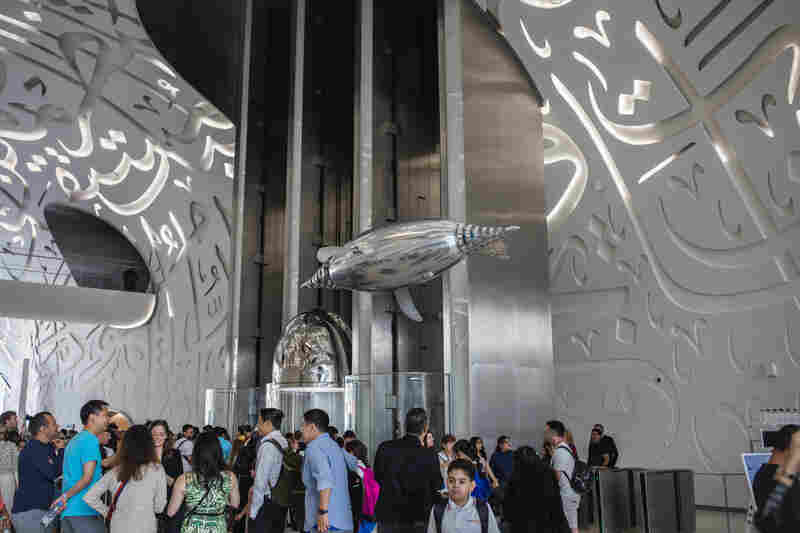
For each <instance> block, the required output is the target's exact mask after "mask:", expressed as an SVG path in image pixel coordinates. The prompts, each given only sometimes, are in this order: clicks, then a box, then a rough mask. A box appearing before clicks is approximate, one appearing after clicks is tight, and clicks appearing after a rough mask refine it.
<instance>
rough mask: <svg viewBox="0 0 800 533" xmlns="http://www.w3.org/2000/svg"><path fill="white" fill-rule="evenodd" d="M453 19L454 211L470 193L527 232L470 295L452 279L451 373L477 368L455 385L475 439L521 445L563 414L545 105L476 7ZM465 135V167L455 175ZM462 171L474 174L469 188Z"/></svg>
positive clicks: (480, 265) (455, 12)
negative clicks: (557, 400) (457, 324)
mask: <svg viewBox="0 0 800 533" xmlns="http://www.w3.org/2000/svg"><path fill="white" fill-rule="evenodd" d="M454 4H459V5H458V6H456V5H454ZM459 11H460V16H459ZM443 16H444V30H445V36H444V42H445V72H446V73H447V70H448V69H452V68H453V67H452V66H450V63H451V62H454V61H456V62H457V61H458V58H459V55H458V53H457V52H456V50H455V43H456V40H457V39H458V34H457V30H455V29H454V28H455V26H460V28H461V35H460V39H461V49H462V54H461V58H462V61H463V63H462V65H463V73H462V74H463V107H461V106H460V105H459V100H460V98H461V96H460V95H459V94H458V86H457V81H456V80H447V81H448V85H446V86H445V87H443V90H444V91H446V92H445V94H446V98H447V105H448V108H447V110H446V114H447V121H446V124H447V128H448V130H447V133H446V135H447V155H448V161H447V169H448V179H447V183H448V187H449V188H448V193H447V197H448V208H449V209H448V214H449V216H450V217H451V218H454V217H458V216H459V215H460V213H458V212H457V211H454V209H456V210H457V209H458V205H459V204H458V202H459V201H461V198H465V199H466V220H467V221H468V222H470V223H472V224H487V225H502V224H517V225H519V226H521V228H522V229H521V230H520V231H519V232H517V233H516V234H515V235H514V237H513V238H512V239H511V241H510V251H509V255H510V259H509V260H506V261H502V260H498V259H496V258H487V257H480V256H478V257H471V258H470V259H469V263H468V273H469V274H468V275H469V277H468V279H469V284H468V293H466V294H465V293H464V292H462V287H463V286H464V285H463V279H461V280H460V281H459V282H458V284H457V285H456V286H455V287H454V286H453V283H452V282H453V281H454V280H453V277H454V276H453V275H451V276H450V277H449V283H448V290H449V291H450V294H449V295H447V298H446V299H449V303H450V306H449V309H448V312H447V313H446V315H449V316H448V317H447V320H449V321H450V322H449V323H450V328H446V329H447V331H448V333H446V335H449V337H450V339H449V342H450V350H449V357H450V364H451V370H452V372H453V374H454V375H456V376H459V374H460V373H465V372H469V374H468V377H467V376H464V377H462V378H461V379H460V380H459V381H457V383H458V384H457V385H456V386H455V389H456V391H455V393H454V395H453V399H454V401H455V405H454V409H453V412H455V413H456V416H455V419H456V420H460V421H461V422H459V423H458V424H457V426H463V424H464V422H463V420H464V419H465V417H466V416H469V421H470V422H469V433H472V434H477V435H482V436H483V437H484V439H490V438H495V437H497V435H499V434H503V433H506V434H510V435H512V437H513V438H515V439H517V440H519V441H522V442H540V441H541V435H542V429H543V427H544V423H545V421H546V420H547V419H548V418H550V417H552V416H553V412H554V405H553V404H554V400H553V395H554V383H553V382H554V371H553V347H552V334H551V323H550V302H549V295H548V290H547V289H548V287H547V279H548V275H547V228H546V222H545V209H546V207H545V190H544V162H543V140H542V117H541V113H540V110H539V106H540V104H541V103H540V101H539V99H538V91H537V89H536V88H535V86H534V85H533V82H532V81H531V79H530V76H529V75H528V74H527V72H526V70H525V69H524V67H523V66H522V64H521V63H520V61H519V59H518V58H517V57H516V55H515V53H514V51H513V50H512V49H511V47H510V46H509V45H508V44H507V43H506V41H505V39H504V38H503V37H502V36H501V35H499V34H498V33H497V31H496V30H495V29H494V27H495V26H494V24H493V23H492V20H491V19H490V18H489V17H488V16H487V14H486V13H485V12H483V11H482V10H481V9H480V8H479V7H477V6H476V5H475V4H474V3H473V2H472V0H444V10H443ZM448 41H450V42H448ZM449 74H450V75H452V76H453V77H454V78H455V77H456V76H457V72H454V71H450V73H449ZM445 77H447V75H446V76H445ZM459 107H461V108H462V109H463V125H462V124H459V121H460V115H459ZM461 126H463V129H462V127H461ZM460 132H463V171H462V170H461V169H460V168H457V165H458V164H459V163H460V162H459V155H460V154H459V151H460V150H459V147H458V144H457V143H459V142H462V141H459V139H458V137H459V135H460ZM453 166H456V168H453ZM458 172H463V174H464V175H465V176H466V181H465V182H464V184H463V185H462V184H461V183H460V179H459V175H458ZM460 186H461V187H464V189H463V192H461V191H459V189H458V187H460ZM443 196H444V195H443ZM450 202H452V203H450ZM458 275H459V274H458V271H456V274H455V276H456V278H457V277H458ZM454 290H455V291H458V292H456V293H454V292H453V291H454ZM467 302H468V303H467ZM456 306H457V307H456ZM465 308H466V309H468V317H469V318H468V327H467V328H462V329H461V331H463V330H464V329H466V331H467V333H466V335H465V336H464V337H461V336H460V335H461V333H460V331H458V328H457V331H456V332H455V334H454V333H453V321H454V320H461V317H462V316H464V315H463V314H462V313H463V312H464V309H465ZM462 339H463V340H462ZM464 341H466V342H467V343H468V348H467V350H468V354H469V356H468V358H467V357H462V355H461V354H460V353H457V352H456V355H454V352H455V350H454V347H456V346H458V343H462V342H464ZM467 364H468V366H466V365H467ZM465 381H467V382H468V384H469V385H468V387H469V393H468V394H467V393H466V392H465V391H464V390H463V389H464V382H465ZM465 398H466V400H465ZM454 429H456V430H457V431H459V432H462V431H463V427H456V428H454ZM464 433H466V432H464Z"/></svg>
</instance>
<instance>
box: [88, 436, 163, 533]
mask: <svg viewBox="0 0 800 533" xmlns="http://www.w3.org/2000/svg"><path fill="white" fill-rule="evenodd" d="M106 491H109V492H110V493H111V500H112V501H111V506H110V507H111V508H113V513H112V516H111V527H110V530H111V533H156V531H157V529H158V524H157V522H156V513H160V512H162V511H163V510H164V507H165V506H166V504H167V476H166V474H165V473H164V468H163V467H162V466H161V464H160V463H159V461H158V457H157V456H156V449H155V446H154V444H153V439H152V437H151V436H150V431H148V429H147V428H146V427H145V426H142V425H135V426H131V427H130V429H128V431H127V432H126V433H125V438H124V439H123V441H122V448H121V450H120V451H119V453H117V455H115V456H114V462H113V468H112V469H111V470H109V471H108V472H107V473H106V474H105V475H104V476H103V478H102V479H101V480H100V481H98V482H97V483H95V484H94V485H93V486H92V487H91V488H90V489H89V491H88V492H87V493H86V495H85V496H84V497H83V500H84V501H85V502H86V503H87V504H89V506H90V507H92V508H93V509H95V510H96V511H97V512H99V513H100V514H101V515H103V517H105V518H106V519H107V518H108V515H109V513H110V512H111V510H110V507H109V506H108V505H106V504H105V503H103V500H102V499H101V498H102V496H103V494H105V492H106Z"/></svg>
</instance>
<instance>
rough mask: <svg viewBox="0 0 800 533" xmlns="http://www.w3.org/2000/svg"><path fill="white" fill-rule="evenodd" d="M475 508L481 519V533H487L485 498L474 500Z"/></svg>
mask: <svg viewBox="0 0 800 533" xmlns="http://www.w3.org/2000/svg"><path fill="white" fill-rule="evenodd" d="M475 508H476V509H477V510H478V518H480V520H481V533H489V504H488V503H486V500H475Z"/></svg>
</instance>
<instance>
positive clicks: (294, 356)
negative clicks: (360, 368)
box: [272, 309, 351, 387]
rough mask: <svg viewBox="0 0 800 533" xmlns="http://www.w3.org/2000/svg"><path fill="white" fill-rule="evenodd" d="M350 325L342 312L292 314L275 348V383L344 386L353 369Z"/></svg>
mask: <svg viewBox="0 0 800 533" xmlns="http://www.w3.org/2000/svg"><path fill="white" fill-rule="evenodd" d="M350 355H351V336H350V328H349V327H348V326H347V324H346V323H345V322H344V321H343V320H342V319H341V318H340V317H339V316H338V315H335V314H333V313H329V312H328V311H325V310H323V309H314V310H312V311H308V312H305V313H300V314H299V315H297V316H295V317H294V318H292V319H291V320H290V321H289V323H288V324H287V325H286V328H284V331H283V335H282V336H281V338H280V340H279V341H278V345H277V346H276V348H275V355H274V357H273V363H272V383H273V384H276V385H281V386H292V387H340V386H341V385H342V383H343V381H344V376H346V375H348V374H349V373H350Z"/></svg>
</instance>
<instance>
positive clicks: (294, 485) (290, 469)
mask: <svg viewBox="0 0 800 533" xmlns="http://www.w3.org/2000/svg"><path fill="white" fill-rule="evenodd" d="M267 442H269V443H270V444H272V445H273V446H275V447H276V448H277V449H278V451H279V452H280V453H281V455H282V456H283V460H282V462H281V473H280V474H279V475H278V482H277V483H276V484H275V486H274V487H272V490H271V491H270V492H271V497H272V501H273V502H275V503H277V504H278V505H280V506H281V507H289V506H290V505H291V504H292V500H293V498H294V497H296V496H297V495H298V494H302V493H304V492H305V487H304V486H303V457H302V456H301V455H300V454H299V453H295V452H294V451H292V450H290V449H288V448H287V449H283V448H282V447H281V445H280V444H278V441H276V440H275V439H269V440H268V441H267Z"/></svg>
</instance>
